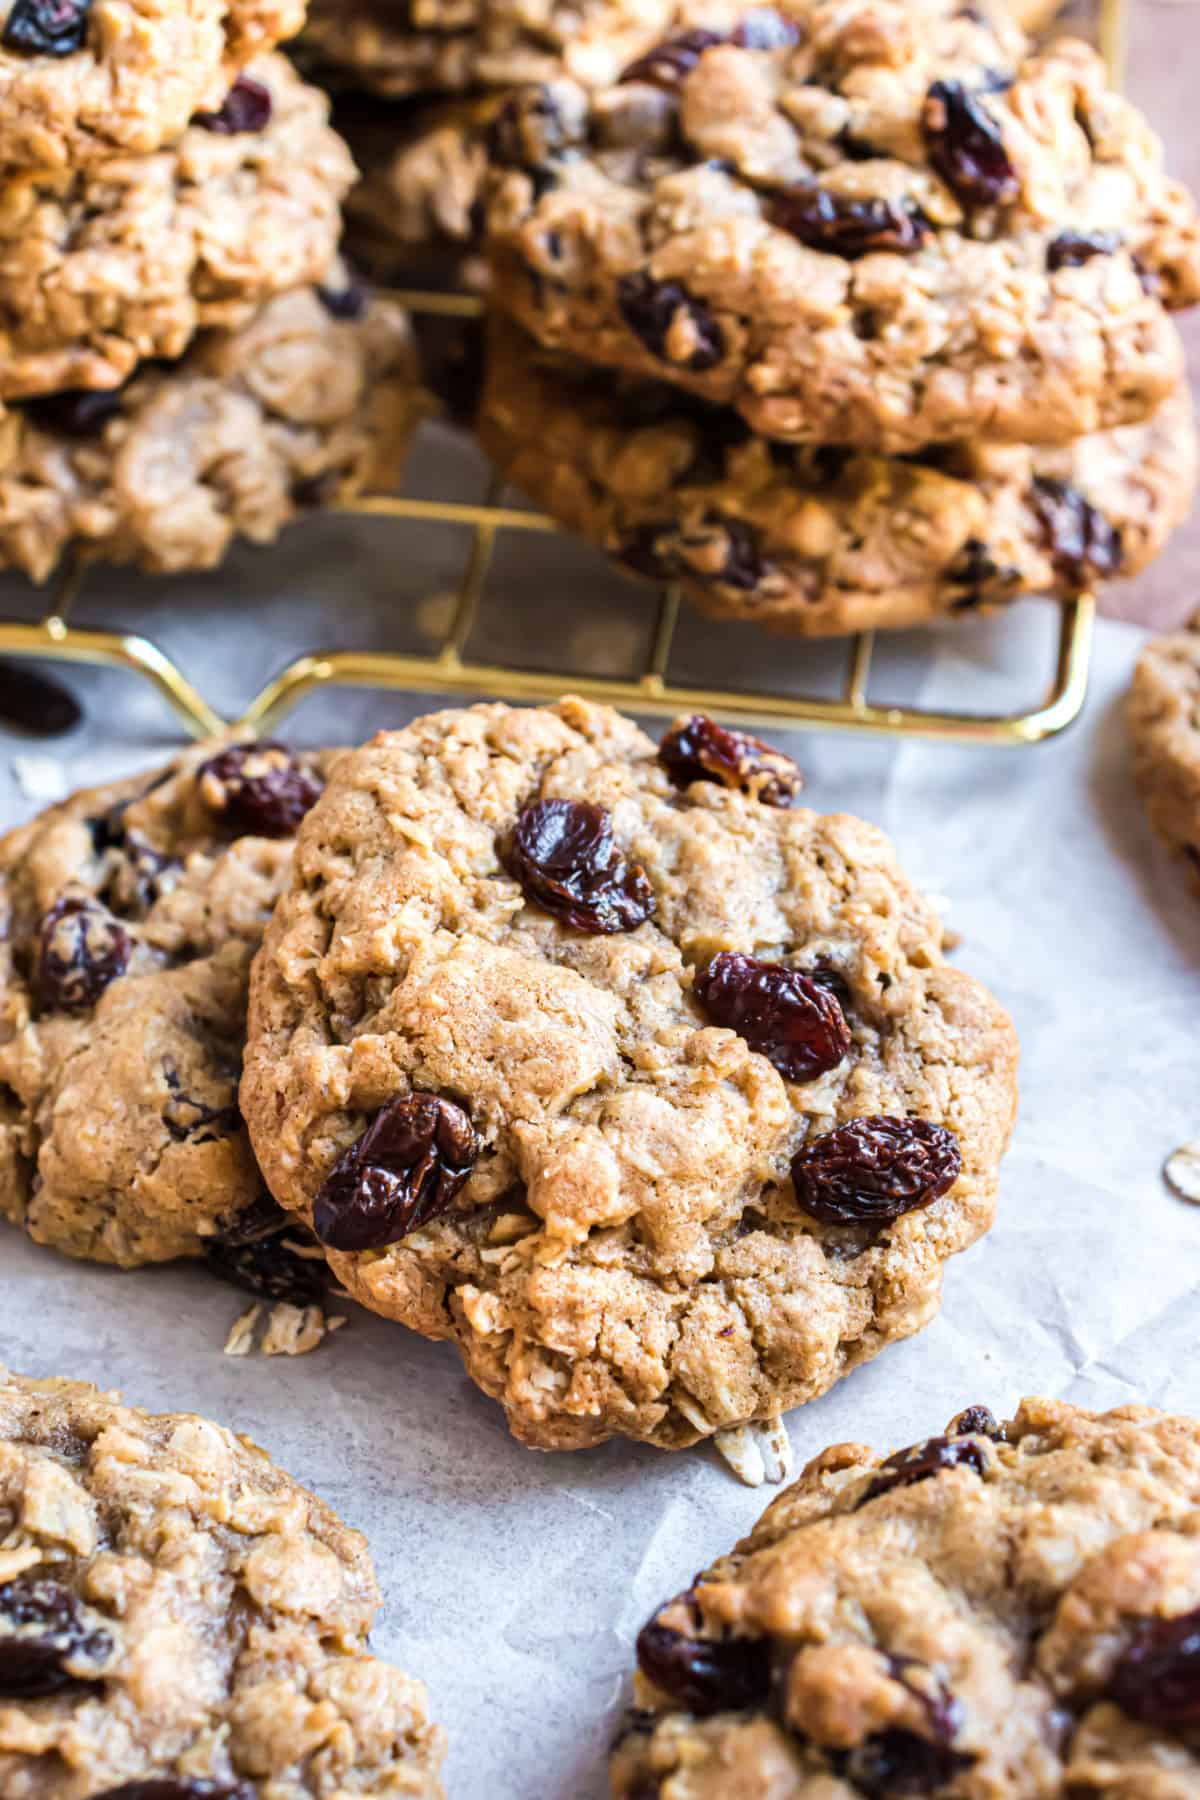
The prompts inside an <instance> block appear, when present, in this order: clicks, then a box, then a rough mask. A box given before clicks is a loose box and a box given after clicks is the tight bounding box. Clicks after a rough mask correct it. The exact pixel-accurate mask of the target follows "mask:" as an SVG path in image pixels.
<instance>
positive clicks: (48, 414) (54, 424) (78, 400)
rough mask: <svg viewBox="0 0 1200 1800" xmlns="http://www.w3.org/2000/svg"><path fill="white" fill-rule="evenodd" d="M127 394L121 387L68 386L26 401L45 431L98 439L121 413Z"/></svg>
mask: <svg viewBox="0 0 1200 1800" xmlns="http://www.w3.org/2000/svg"><path fill="white" fill-rule="evenodd" d="M124 393H125V390H124V389H123V388H119V387H115V388H64V389H63V390H62V392H61V393H58V394H43V395H42V396H41V397H40V398H39V399H37V400H28V401H26V403H25V411H26V414H27V415H28V417H29V418H31V419H32V420H33V422H34V424H35V425H40V426H41V427H42V429H43V431H57V432H58V433H59V435H60V436H61V437H68V438H80V439H82V438H94V437H99V435H100V433H101V432H102V431H103V430H104V427H105V426H106V425H107V424H108V421H109V420H110V419H113V418H115V417H116V415H117V414H118V413H119V412H120V410H121V406H122V403H123V400H124Z"/></svg>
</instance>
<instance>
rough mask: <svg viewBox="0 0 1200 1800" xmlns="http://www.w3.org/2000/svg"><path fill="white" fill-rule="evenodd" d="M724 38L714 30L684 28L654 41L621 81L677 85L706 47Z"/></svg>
mask: <svg viewBox="0 0 1200 1800" xmlns="http://www.w3.org/2000/svg"><path fill="white" fill-rule="evenodd" d="M724 42H725V39H724V38H723V37H722V36H721V34H720V32H717V31H701V30H696V31H684V32H681V33H680V35H679V36H678V37H673V38H668V39H667V40H666V42H665V43H662V44H657V45H656V46H655V48H654V49H653V50H650V51H648V52H647V53H646V55H645V56H639V57H638V59H637V61H636V62H632V63H630V65H629V67H628V68H627V69H626V70H625V72H624V74H623V75H622V76H621V80H622V81H646V82H649V84H650V86H651V87H660V88H677V87H678V86H679V84H680V82H681V81H684V80H685V79H686V78H687V76H689V75H690V74H691V72H692V70H693V69H694V68H695V66H696V64H697V63H698V62H699V61H700V58H701V57H702V56H703V55H704V52H705V51H706V50H711V49H712V47H713V45H714V44H723V43H724Z"/></svg>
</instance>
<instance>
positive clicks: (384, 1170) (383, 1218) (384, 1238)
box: [313, 1093, 479, 1250]
mask: <svg viewBox="0 0 1200 1800" xmlns="http://www.w3.org/2000/svg"><path fill="white" fill-rule="evenodd" d="M478 1154H479V1140H478V1139H477V1137H476V1136H475V1131H474V1127H473V1126H472V1124H471V1121H470V1119H469V1118H468V1117H467V1115H466V1113H465V1112H464V1111H463V1109H462V1107H461V1106H456V1105H455V1103H454V1101H453V1100H445V1099H443V1098H442V1097H441V1096H440V1095H438V1094H423V1093H413V1094H400V1095H397V1097H396V1099H394V1100H390V1101H389V1102H388V1104H387V1105H386V1106H385V1107H384V1108H383V1109H382V1111H381V1112H378V1113H376V1115H375V1117H374V1119H372V1121H371V1123H370V1124H369V1125H368V1126H367V1129H366V1131H365V1132H364V1133H363V1135H362V1136H361V1137H360V1138H359V1140H358V1142H357V1143H356V1144H352V1145H351V1146H350V1148H349V1150H347V1151H346V1152H345V1154H344V1155H343V1156H342V1157H341V1158H340V1159H339V1161H338V1162H337V1163H336V1164H335V1166H334V1168H333V1169H332V1170H331V1172H330V1173H329V1175H328V1176H327V1177H326V1179H325V1181H324V1183H323V1184H322V1186H321V1190H320V1192H319V1193H318V1195H317V1198H316V1202H315V1204H314V1206H313V1229H314V1230H315V1232H316V1234H317V1236H318V1237H319V1238H320V1240H321V1242H322V1243H323V1244H329V1245H330V1246H331V1247H332V1248H333V1249H334V1250H377V1249H379V1248H380V1247H381V1246H382V1245H384V1244H394V1243H397V1242H398V1241H399V1239H400V1238H402V1237H407V1236H408V1234H409V1232H410V1231H417V1230H419V1228H420V1227H421V1226H422V1225H428V1224H429V1223H430V1221H431V1220H433V1219H436V1218H439V1217H440V1216H441V1214H442V1213H444V1212H445V1211H447V1209H448V1208H449V1207H450V1205H451V1204H452V1202H453V1200H454V1197H455V1195H456V1194H457V1193H458V1191H459V1189H460V1188H461V1187H462V1186H463V1184H464V1182H465V1181H466V1180H467V1177H468V1176H469V1175H470V1173H471V1170H472V1169H473V1168H474V1166H475V1159H476V1157H477V1156H478Z"/></svg>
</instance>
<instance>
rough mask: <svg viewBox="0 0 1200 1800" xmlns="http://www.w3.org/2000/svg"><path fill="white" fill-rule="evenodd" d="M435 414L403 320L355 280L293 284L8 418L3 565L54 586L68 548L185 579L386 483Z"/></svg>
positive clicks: (2, 437) (1, 493) (0, 457)
mask: <svg viewBox="0 0 1200 1800" xmlns="http://www.w3.org/2000/svg"><path fill="white" fill-rule="evenodd" d="M425 410H426V405H425V400H424V396H423V394H422V390H421V385H420V380H419V376H418V371H417V365H416V356H415V352H414V348H413V343H412V336H411V332H410V330H409V326H408V322H407V320H406V318H405V316H404V314H403V313H402V312H401V310H400V309H399V308H398V307H396V306H393V305H391V304H390V303H388V302H385V301H382V300H374V299H371V298H369V297H368V295H367V294H366V293H365V292H364V291H363V290H362V289H360V288H358V287H357V286H355V285H353V284H348V283H347V280H346V277H345V274H344V273H343V272H342V271H340V270H339V271H336V272H332V273H331V275H330V278H329V283H328V285H323V286H322V287H320V288H295V289H293V290H292V291H291V292H290V293H286V294H281V295H278V296H277V297H276V298H275V299H273V300H269V301H268V302H267V304H266V305H265V306H264V307H262V308H261V309H260V311H258V312H257V313H255V314H254V316H253V317H252V318H251V319H250V320H249V321H248V323H247V324H245V325H243V326H241V327H239V328H238V329H237V330H234V331H210V332H204V333H201V335H200V336H199V337H197V338H196V339H195V340H194V342H193V343H192V345H191V346H190V348H189V349H188V351H187V352H186V354H185V355H184V357H183V358H182V360H181V361H179V362H177V363H173V364H168V365H165V366H164V365H162V364H159V363H150V364H147V365H145V366H143V367H140V368H139V369H138V370H137V371H136V372H135V373H134V375H133V376H132V377H131V378H130V380H129V381H128V382H127V383H126V384H125V385H124V386H123V387H121V388H115V389H104V390H90V391H89V390H83V391H79V390H75V391H70V392H67V393H64V394H51V395H47V396H45V397H44V398H42V399H38V400H32V401H27V402H24V403H23V404H21V405H18V406H14V407H13V408H12V409H11V410H10V411H9V412H8V414H7V415H6V416H5V417H4V418H3V419H0V567H6V568H18V569H23V570H24V571H25V573H26V574H27V575H31V576H32V577H33V579H34V580H35V581H44V580H45V579H46V577H47V576H48V575H50V574H51V573H52V572H53V570H54V569H55V567H56V566H57V564H58V562H59V560H60V559H61V558H62V556H63V555H64V554H65V553H66V552H67V551H68V550H72V549H73V550H77V551H79V552H80V553H81V554H83V555H85V556H91V557H96V558H97V559H99V560H102V561H106V562H114V563H136V564H138V565H140V566H141V567H142V568H144V569H149V570H153V571H158V572H161V573H167V574H170V573H176V572H178V571H180V570H185V569H211V568H214V567H215V566H216V565H217V564H218V563H219V562H220V561H221V559H222V557H223V556H224V555H225V553H226V551H227V550H228V548H229V546H230V544H231V543H232V542H233V541H234V539H235V538H239V537H242V538H247V539H249V540H250V542H252V543H255V544H267V543H271V542H273V541H274V539H275V538H276V537H277V536H278V535H279V532H280V531H281V530H282V529H283V527H284V526H285V525H287V524H289V523H290V522H291V521H292V520H293V519H296V518H299V517H301V516H303V514H305V513H306V512H308V511H311V510H312V509H313V508H316V507H320V506H325V505H330V504H332V503H333V502H335V501H337V500H339V499H343V498H346V497H348V496H351V495H354V494H357V493H360V492H362V491H363V490H364V489H371V488H380V489H385V488H387V487H390V486H391V485H392V484H393V482H394V481H395V479H396V478H397V476H398V473H399V470H400V467H401V464H402V462H403V460H404V455H405V452H406V450H407V448H408V443H409V439H410V437H411V434H412V431H413V429H414V427H415V425H416V424H417V423H418V422H419V420H420V419H421V417H422V416H423V414H424V411H425Z"/></svg>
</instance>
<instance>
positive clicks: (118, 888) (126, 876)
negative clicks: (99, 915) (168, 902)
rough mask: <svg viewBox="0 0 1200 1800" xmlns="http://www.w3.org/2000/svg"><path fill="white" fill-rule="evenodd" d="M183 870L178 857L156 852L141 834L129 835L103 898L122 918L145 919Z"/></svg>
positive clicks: (102, 890) (103, 890)
mask: <svg viewBox="0 0 1200 1800" xmlns="http://www.w3.org/2000/svg"><path fill="white" fill-rule="evenodd" d="M181 866H182V865H181V864H180V862H179V859H178V857H175V856H166V855H164V854H163V853H162V851H160V850H155V849H154V848H153V846H152V845H150V844H148V843H147V842H146V840H145V838H144V837H142V835H141V834H140V832H136V831H130V832H127V833H126V834H125V838H124V842H123V843H122V844H121V846H120V856H119V858H118V859H117V860H116V861H115V863H114V866H113V868H112V870H111V872H110V873H109V874H108V876H107V877H106V879H105V882H104V885H103V887H101V888H100V890H99V893H100V898H101V900H103V902H104V904H105V905H106V906H107V907H109V908H110V909H111V911H113V912H114V913H116V914H117V916H118V917H119V918H136V917H141V916H144V915H145V914H146V913H147V912H148V911H149V910H150V908H151V907H152V906H153V905H154V902H155V901H156V900H157V899H159V898H160V896H161V895H162V894H164V893H165V892H166V891H167V888H168V887H169V886H170V885H171V884H170V882H169V881H168V880H167V877H168V876H169V875H173V874H174V873H175V872H176V871H177V870H178V869H179V868H180V867H181Z"/></svg>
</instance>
